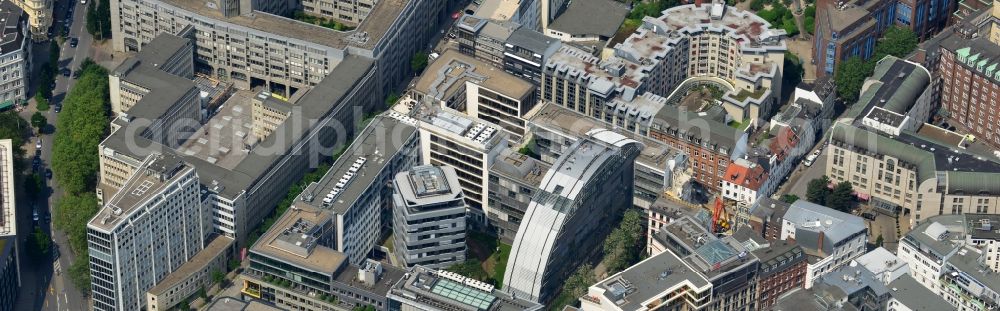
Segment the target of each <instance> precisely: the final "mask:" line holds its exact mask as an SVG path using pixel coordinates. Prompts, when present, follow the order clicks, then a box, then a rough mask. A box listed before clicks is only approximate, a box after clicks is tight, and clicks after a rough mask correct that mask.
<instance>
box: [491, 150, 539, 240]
mask: <svg viewBox="0 0 1000 311" xmlns="http://www.w3.org/2000/svg"><path fill="white" fill-rule="evenodd" d="M549 167H550V165H549V164H547V163H545V162H542V161H539V160H536V159H534V158H532V157H529V156H527V155H523V154H520V153H518V152H516V151H515V150H514V149H507V150H504V151H503V152H501V153H500V157H499V158H498V159H497V161H496V162H493V166H491V167H490V179H489V198H488V200H489V202H488V204H489V205H490V207H491V208H490V214H489V217H490V228H491V229H492V230H491V231H493V232H495V233H496V235H497V237H499V238H500V240H501V241H503V242H504V243H513V242H514V238H515V237H516V236H517V230H518V228H520V226H521V221H522V220H523V219H524V212H525V211H527V210H528V205H529V204H531V198H532V197H533V196H534V195H535V193H537V192H538V191H539V189H538V186H539V185H541V182H542V177H543V174H545V172H547V171H548V170H549Z"/></svg>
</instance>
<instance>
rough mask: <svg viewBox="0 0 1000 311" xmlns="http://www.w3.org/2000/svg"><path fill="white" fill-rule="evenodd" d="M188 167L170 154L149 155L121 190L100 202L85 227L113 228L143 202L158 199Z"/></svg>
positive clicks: (190, 169)
mask: <svg viewBox="0 0 1000 311" xmlns="http://www.w3.org/2000/svg"><path fill="white" fill-rule="evenodd" d="M192 170H194V167H192V166H191V165H189V164H187V163H185V162H183V160H182V159H180V158H178V157H175V156H173V155H169V154H162V155H152V156H150V157H149V158H147V159H146V161H145V162H144V163H143V165H142V166H141V167H139V169H138V170H136V172H135V173H134V174H132V176H131V177H129V179H128V180H127V181H126V182H125V184H124V185H123V186H122V187H121V189H120V190H119V191H118V192H117V193H115V194H114V196H112V197H111V199H110V200H107V201H105V202H104V207H102V208H101V210H100V211H98V212H97V214H96V215H95V216H94V218H93V219H91V220H90V223H89V225H88V226H90V227H96V228H99V229H102V230H104V231H106V232H111V231H113V230H114V228H115V227H116V226H118V224H119V223H120V222H122V221H123V220H125V219H127V218H129V216H130V215H131V214H132V213H133V212H135V211H136V209H137V208H139V207H141V206H143V204H145V202H147V201H150V200H153V199H159V196H158V194H159V193H161V192H163V191H165V190H167V189H166V187H167V186H170V185H171V184H173V183H174V182H176V181H177V179H178V178H181V177H182V176H184V175H185V174H187V173H188V172H190V171H192Z"/></svg>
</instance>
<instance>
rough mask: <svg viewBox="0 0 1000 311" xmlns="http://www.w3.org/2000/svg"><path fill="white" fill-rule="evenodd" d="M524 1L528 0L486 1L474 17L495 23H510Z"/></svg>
mask: <svg viewBox="0 0 1000 311" xmlns="http://www.w3.org/2000/svg"><path fill="white" fill-rule="evenodd" d="M522 1H527V0H484V1H483V4H481V5H479V9H478V10H477V11H476V14H475V15H474V16H475V17H478V18H483V19H492V20H495V21H508V20H510V18H511V17H513V16H514V14H517V9H518V8H519V7H520V6H521V3H522Z"/></svg>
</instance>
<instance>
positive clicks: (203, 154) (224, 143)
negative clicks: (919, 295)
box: [177, 91, 259, 169]
mask: <svg viewBox="0 0 1000 311" xmlns="http://www.w3.org/2000/svg"><path fill="white" fill-rule="evenodd" d="M254 95H256V94H255V93H253V92H250V91H238V92H236V93H234V94H233V95H232V96H230V97H229V99H228V100H226V102H225V103H224V104H222V106H220V108H219V110H218V111H216V112H215V115H214V116H212V118H211V119H209V120H208V122H207V123H205V124H204V125H202V127H201V128H200V129H198V131H196V132H194V134H193V135H191V137H190V138H188V140H187V141H186V142H184V144H183V145H181V146H180V147H178V148H177V152H179V153H181V154H183V155H186V156H193V157H197V158H199V159H202V160H204V161H206V162H208V163H211V164H215V165H218V166H220V167H222V168H225V169H233V168H235V167H236V165H238V164H239V163H240V162H242V161H243V159H245V158H246V156H247V154H249V153H250V150H249V149H246V148H244V146H246V145H252V144H254V143H256V142H257V141H258V140H259V138H258V137H256V136H255V135H254V134H253V115H252V114H253V104H252V103H251V99H252V98H253V97H254Z"/></svg>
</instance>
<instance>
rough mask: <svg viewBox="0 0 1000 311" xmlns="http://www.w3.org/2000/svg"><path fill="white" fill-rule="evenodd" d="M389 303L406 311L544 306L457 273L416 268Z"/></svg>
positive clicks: (512, 310)
mask: <svg viewBox="0 0 1000 311" xmlns="http://www.w3.org/2000/svg"><path fill="white" fill-rule="evenodd" d="M389 300H390V301H391V302H392V303H393V304H394V305H398V306H399V308H401V309H404V310H465V309H467V308H470V307H471V308H476V309H477V310H509V311H536V310H543V308H544V307H545V306H544V305H541V304H539V303H536V302H531V301H528V300H525V299H521V298H516V297H514V296H511V295H509V294H507V293H505V292H503V291H502V290H499V289H496V288H495V287H494V286H493V285H490V284H487V283H483V282H480V281H477V280H473V279H470V278H467V277H465V276H462V275H459V274H457V273H454V272H449V271H444V270H434V269H431V268H428V267H424V266H415V267H413V268H411V269H410V270H409V273H407V275H406V276H405V277H403V278H402V279H400V280H399V282H398V283H396V284H394V285H393V286H392V289H391V290H390V291H389Z"/></svg>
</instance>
